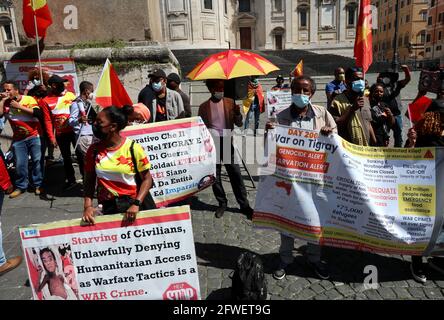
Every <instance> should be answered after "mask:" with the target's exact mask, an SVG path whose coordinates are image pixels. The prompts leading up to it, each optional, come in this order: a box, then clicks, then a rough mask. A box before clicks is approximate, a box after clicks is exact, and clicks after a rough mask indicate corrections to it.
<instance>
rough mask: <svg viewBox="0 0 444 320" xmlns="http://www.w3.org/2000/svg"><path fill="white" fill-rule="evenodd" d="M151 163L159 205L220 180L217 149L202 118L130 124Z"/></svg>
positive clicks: (129, 129) (128, 131) (130, 131)
mask: <svg viewBox="0 0 444 320" xmlns="http://www.w3.org/2000/svg"><path fill="white" fill-rule="evenodd" d="M122 135H123V136H126V137H129V138H130V139H132V140H135V141H136V142H137V143H139V144H141V145H142V146H143V148H144V150H145V152H146V154H147V156H148V157H149V160H150V163H151V175H152V176H153V182H154V185H153V188H152V189H151V191H150V192H151V195H152V196H153V199H154V201H155V202H156V204H157V206H158V207H161V206H166V205H168V204H170V203H174V202H177V201H180V200H183V199H186V198H188V197H190V196H191V195H193V194H195V193H196V192H199V191H201V190H203V189H205V188H207V187H209V186H211V185H212V184H213V183H214V182H215V181H216V148H215V145H214V142H213V138H212V137H211V134H210V132H209V131H208V129H207V127H206V126H205V124H204V123H203V121H202V119H201V118H200V117H194V118H186V119H179V120H172V121H164V122H158V123H151V124H146V125H137V126H130V127H127V128H126V129H125V130H124V131H122Z"/></svg>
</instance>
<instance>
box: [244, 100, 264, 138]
mask: <svg viewBox="0 0 444 320" xmlns="http://www.w3.org/2000/svg"><path fill="white" fill-rule="evenodd" d="M253 113H254V134H255V135H256V130H257V129H258V128H259V120H260V116H261V110H260V108H259V105H256V104H252V105H251V107H250V109H248V112H247V115H246V116H245V126H244V129H245V130H247V129H248V127H249V125H250V118H251V115H252V114H253Z"/></svg>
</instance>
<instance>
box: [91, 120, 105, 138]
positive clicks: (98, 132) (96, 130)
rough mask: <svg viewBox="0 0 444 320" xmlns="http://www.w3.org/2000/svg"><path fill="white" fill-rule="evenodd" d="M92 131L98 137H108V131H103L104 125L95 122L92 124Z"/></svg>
mask: <svg viewBox="0 0 444 320" xmlns="http://www.w3.org/2000/svg"><path fill="white" fill-rule="evenodd" d="M92 132H93V135H94V137H96V138H97V139H100V140H103V139H105V138H106V133H104V132H103V131H102V127H101V126H99V125H97V124H95V123H94V124H93V125H92Z"/></svg>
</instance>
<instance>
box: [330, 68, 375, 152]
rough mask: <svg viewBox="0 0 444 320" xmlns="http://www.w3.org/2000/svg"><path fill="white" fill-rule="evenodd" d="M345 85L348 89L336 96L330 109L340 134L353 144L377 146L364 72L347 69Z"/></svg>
mask: <svg viewBox="0 0 444 320" xmlns="http://www.w3.org/2000/svg"><path fill="white" fill-rule="evenodd" d="M345 83H346V86H347V89H346V90H345V91H344V92H343V93H341V94H338V95H336V96H335V98H334V99H333V101H332V103H331V106H330V107H329V108H328V111H329V112H330V113H331V115H332V116H333V118H334V119H335V121H336V124H337V125H338V133H339V135H340V136H341V137H342V138H344V139H345V140H347V141H348V142H351V143H353V144H357V145H361V146H370V145H375V144H376V137H375V134H374V132H373V128H372V125H371V121H372V115H371V110H370V106H369V105H368V103H367V101H366V100H365V98H364V89H365V82H364V79H363V74H362V71H361V70H360V69H357V68H349V69H347V71H346V72H345Z"/></svg>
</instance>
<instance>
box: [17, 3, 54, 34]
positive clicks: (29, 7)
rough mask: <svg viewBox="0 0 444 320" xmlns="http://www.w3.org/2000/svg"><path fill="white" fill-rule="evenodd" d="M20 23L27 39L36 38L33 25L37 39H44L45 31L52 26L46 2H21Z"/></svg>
mask: <svg viewBox="0 0 444 320" xmlns="http://www.w3.org/2000/svg"><path fill="white" fill-rule="evenodd" d="M34 16H35V18H36V19H35V20H34ZM22 22H23V28H24V29H25V33H26V36H27V37H29V38H35V37H36V26H35V24H37V32H38V35H39V37H42V38H44V37H46V29H48V27H49V26H50V25H51V24H52V17H51V11H50V10H49V7H48V3H47V2H46V0H23V20H22Z"/></svg>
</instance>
